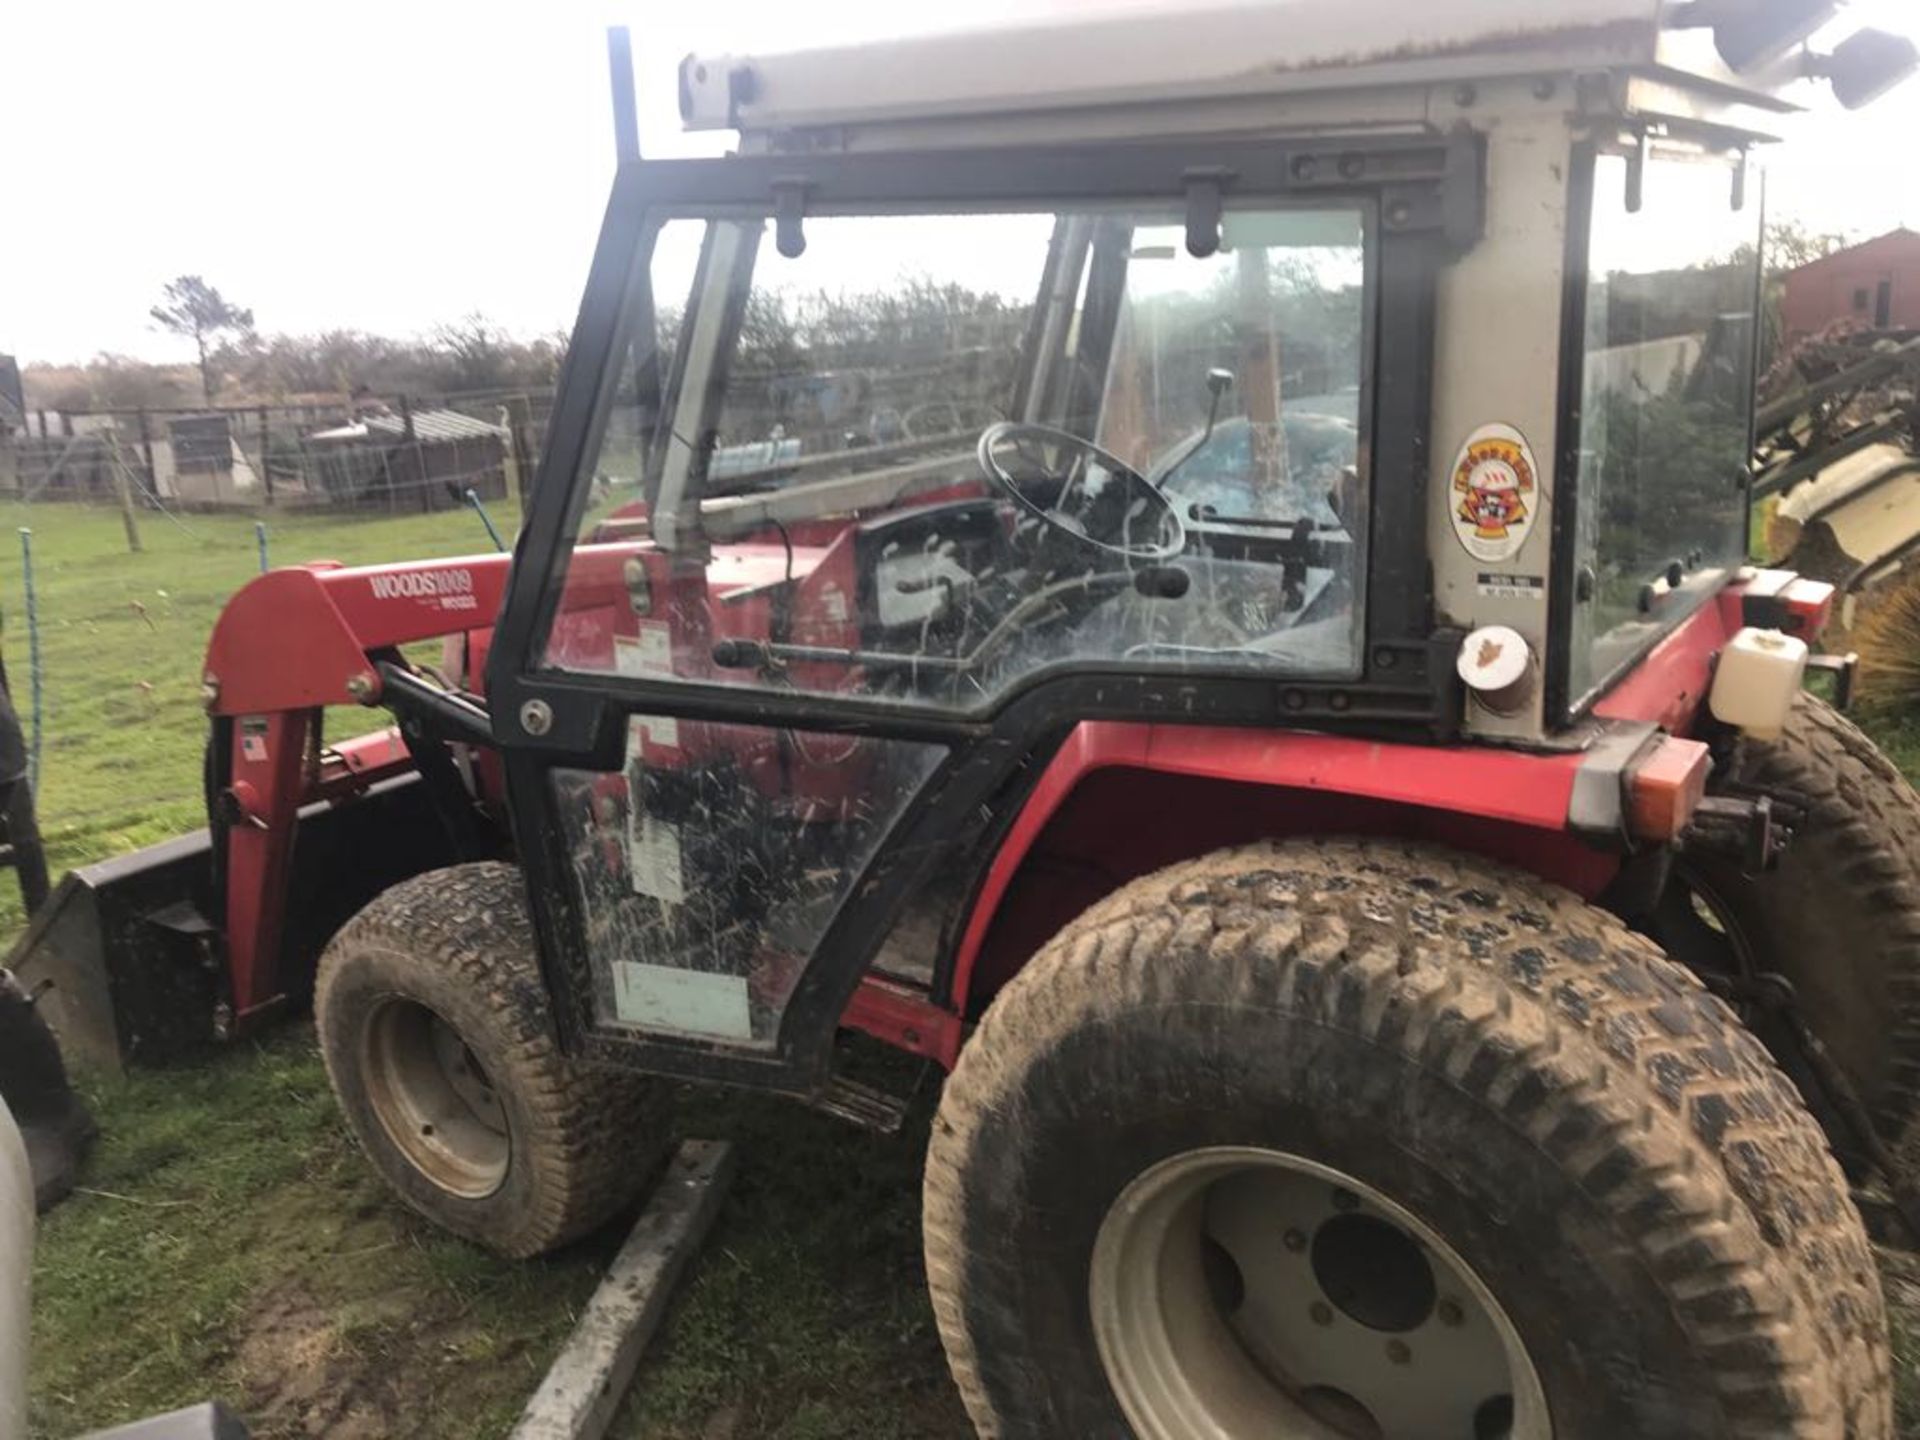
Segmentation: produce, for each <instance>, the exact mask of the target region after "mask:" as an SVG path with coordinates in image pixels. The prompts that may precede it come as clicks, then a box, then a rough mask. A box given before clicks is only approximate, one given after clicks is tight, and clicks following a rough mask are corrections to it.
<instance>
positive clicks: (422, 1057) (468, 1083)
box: [362, 996, 512, 1200]
mask: <svg viewBox="0 0 1920 1440" xmlns="http://www.w3.org/2000/svg"><path fill="white" fill-rule="evenodd" d="M362 1058H363V1062H364V1064H363V1073H364V1074H365V1076H366V1082H367V1097H368V1099H369V1101H370V1102H371V1105H372V1109H373V1113H374V1114H375V1115H376V1116H378V1117H379V1120H380V1126H381V1128H382V1129H383V1130H385V1131H386V1133H387V1138H388V1139H389V1140H391V1141H392V1142H393V1143H394V1146H395V1147H396V1148H397V1149H398V1150H399V1151H400V1152H401V1154H403V1155H405V1156H406V1158H407V1160H408V1162H409V1163H410V1164H412V1165H413V1167H414V1168H415V1169H416V1170H418V1171H419V1172H420V1173H421V1174H422V1175H424V1176H426V1177H427V1179H428V1180H430V1181H432V1182H433V1183H434V1184H435V1185H437V1186H439V1187H440V1188H441V1189H442V1190H445V1191H447V1192H448V1193H449V1194H452V1195H457V1196H459V1197H461V1198H462V1199H467V1200H479V1199H483V1198H485V1197H486V1196H488V1195H491V1194H493V1192H494V1191H496V1190H498V1189H499V1188H500V1186H501V1185H502V1184H503V1183H504V1182H505V1180H506V1178H507V1163H508V1160H509V1158H510V1156H511V1154H512V1148H511V1145H510V1144H509V1140H508V1131H507V1115H506V1109H505V1107H504V1106H503V1105H501V1103H500V1097H499V1094H498V1093H497V1092H496V1091H495V1090H494V1088H493V1081H492V1079H491V1078H490V1077H489V1076H488V1074H487V1072H486V1069H485V1067H483V1066H482V1065H481V1064H480V1061H479V1059H478V1058H477V1057H476V1056H475V1055H474V1053H473V1049H472V1047H471V1046H469V1045H468V1044H467V1043H466V1042H465V1041H464V1040H462V1039H461V1038H460V1032H459V1031H457V1030H455V1029H454V1028H453V1026H451V1025H449V1024H448V1023H447V1022H446V1021H445V1020H443V1019H442V1018H441V1017H440V1016H439V1015H437V1014H435V1013H434V1012H433V1011H432V1010H430V1009H428V1008H427V1007H426V1006H425V1005H421V1004H419V1003H417V1002H416V1001H412V1000H407V999H403V998H401V997H399V996H389V997H388V998H387V999H385V1000H384V1001H382V1002H381V1003H380V1005H379V1006H378V1007H377V1008H376V1009H375V1010H374V1012H373V1015H372V1017H371V1018H370V1019H369V1021H368V1023H367V1029H366V1038H365V1045H364V1053H363V1057H362Z"/></svg>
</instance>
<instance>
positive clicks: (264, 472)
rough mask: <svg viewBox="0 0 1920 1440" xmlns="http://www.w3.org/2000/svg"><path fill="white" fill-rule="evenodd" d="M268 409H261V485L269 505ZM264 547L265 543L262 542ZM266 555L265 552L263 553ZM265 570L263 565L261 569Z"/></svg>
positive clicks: (270, 467)
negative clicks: (265, 488)
mask: <svg viewBox="0 0 1920 1440" xmlns="http://www.w3.org/2000/svg"><path fill="white" fill-rule="evenodd" d="M268 434H269V432H268V430H267V407H266V406H264V405H262V406H261V407H260V483H261V484H262V485H264V486H266V487H267V503H268V504H269V505H271V504H272V503H273V463H272V461H271V460H269V459H268V458H267V443H268V442H267V437H268ZM261 543H262V544H263V545H264V544H265V542H264V541H263V542H261ZM262 553H263V554H264V553H265V552H264V550H263V551H262ZM260 568H261V569H263V570H264V569H265V568H266V567H265V566H264V565H263V566H261V567H260Z"/></svg>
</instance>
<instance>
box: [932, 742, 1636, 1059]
mask: <svg viewBox="0 0 1920 1440" xmlns="http://www.w3.org/2000/svg"><path fill="white" fill-rule="evenodd" d="M1580 759H1581V757H1580V756H1579V755H1577V754H1556V755H1533V754H1524V753H1521V752H1519V751H1513V750H1498V749H1493V748H1490V747H1467V746H1454V747H1446V748H1436V747H1433V746H1423V745H1395V744H1383V743H1380V742H1376V741H1369V740H1355V739H1348V738H1345V737H1340V736H1332V735H1315V734H1304V733H1299V732H1287V731H1270V730H1238V729H1221V728H1214V727H1206V726H1175V725H1147V724H1134V723H1126V722H1109V721H1089V722H1084V723H1082V724H1080V725H1079V726H1077V727H1075V729H1074V731H1073V733H1072V735H1071V736H1069V737H1068V740H1067V743H1066V744H1065V745H1063V746H1062V747H1061V749H1060V751H1059V753H1058V754H1057V755H1055V757H1054V759H1053V760H1052V762H1051V763H1050V764H1049V765H1048V766H1047V769H1046V771H1045V772H1044V773H1043V774H1042V775H1041V777H1040V780H1039V782H1038V784H1037V785H1036V786H1035V787H1034V790H1033V793H1032V795H1031V796H1030V797H1029V799H1028V801H1027V803H1026V805H1025V807H1024V808H1023V809H1022V811H1021V813H1020V815H1019V818H1018V819H1016V820H1015V821H1014V823H1013V826H1012V827H1011V829H1010V830H1009V831H1008V833H1007V836H1006V838H1005V840H1004V841H1003V842H1002V843H1001V846H1000V850H999V852H998V853H997V854H996V855H995V856H994V859H993V863H992V864H991V865H990V866H989V867H988V870H987V876H986V880H985V883H984V884H983V886H982V887H981V891H980V894H979V896H978V897H977V899H976V901H975V904H974V909H973V912H972V914H971V915H969V917H968V919H967V925H966V928H965V930H964V931H963V932H962V934H961V938H960V943H959V947H958V950H957V953H956V955H955V965H954V981H953V991H952V995H951V997H950V999H951V1003H952V1005H953V1007H954V1009H955V1010H956V1011H958V1012H960V1013H965V1010H966V1007H967V1003H968V998H969V995H970V989H971V986H972V983H973V976H974V968H975V965H976V963H977V962H978V960H979V958H980V954H981V951H982V948H983V946H984V944H985V942H986V939H987V934H988V931H989V930H990V929H991V928H992V925H993V921H994V918H995V916H996V914H998V913H999V910H1000V906H1001V903H1002V901H1003V900H1005V899H1006V897H1007V892H1008V889H1009V887H1010V886H1011V885H1012V883H1013V881H1014V878H1015V876H1016V875H1017V874H1018V873H1019V871H1020V869H1021V866H1022V864H1023V863H1024V862H1025V861H1026V860H1027V858H1028V855H1029V852H1030V851H1031V850H1032V849H1033V847H1034V844H1035V842H1036V841H1037V840H1038V839H1039V837H1040V835H1041V834H1042V832H1043V831H1045V829H1046V828H1047V825H1048V822H1049V821H1051V820H1052V819H1053V818H1054V816H1055V815H1056V813H1057V812H1058V811H1059V810H1060V808H1061V806H1062V805H1063V804H1064V803H1065V802H1066V800H1067V798H1068V797H1069V796H1070V795H1071V794H1072V793H1073V792H1074V789H1075V787H1076V786H1078V785H1079V784H1080V782H1081V781H1082V780H1083V779H1085V778H1086V777H1087V776H1088V775H1089V774H1092V773H1093V772H1095V771H1098V770H1102V769H1108V768H1112V767H1116V766H1124V767H1128V768H1132V769H1139V770H1142V771H1146V772H1149V773H1153V774H1159V775H1176V776H1184V777H1189V778H1193V779H1197V780H1206V781H1213V782H1229V783H1231V784H1233V785H1236V786H1242V785H1244V786H1247V787H1249V788H1252V789H1257V790H1259V791H1260V792H1261V793H1262V794H1283V793H1285V792H1288V791H1292V792H1297V793H1299V794H1300V796H1301V802H1302V805H1303V806H1312V805H1314V804H1315V803H1316V797H1332V796H1338V797H1344V798H1347V799H1354V800H1358V801H1362V802H1380V803H1382V804H1386V805H1391V806H1398V807H1412V808H1414V809H1416V810H1418V811H1420V812H1422V813H1426V814H1431V815H1434V816H1436V817H1439V818H1443V819H1444V818H1446V817H1449V816H1458V817H1469V818H1470V819H1471V820H1473V821H1477V822H1479V823H1480V824H1481V825H1482V827H1483V828H1484V826H1485V825H1486V824H1487V823H1489V822H1491V823H1492V824H1494V825H1496V826H1499V827H1507V828H1512V829H1518V830H1523V831H1534V832H1541V833H1542V834H1543V836H1544V835H1549V834H1550V835H1551V837H1552V840H1553V842H1554V844H1555V845H1558V844H1560V843H1561V842H1563V841H1565V840H1566V838H1567V837H1566V834H1565V832H1566V821H1567V805H1568V801H1569V800H1570V798H1571V796H1572V792H1573V782H1574V773H1575V771H1576V770H1577V769H1578V768H1579V764H1580ZM1345 818H1347V819H1348V820H1349V821H1350V820H1351V817H1345ZM1343 828H1345V827H1344V826H1343ZM1429 828H1431V827H1429ZM1440 838H1445V837H1440ZM1548 848H1551V847H1548ZM1592 858H1593V860H1594V862H1595V863H1594V864H1593V865H1592V866H1590V867H1586V868H1588V869H1591V870H1592V871H1593V872H1594V873H1593V875H1592V876H1591V877H1584V876H1583V877H1576V876H1574V875H1572V874H1568V875H1564V876H1562V877H1561V878H1563V879H1564V880H1565V881H1566V882H1567V883H1574V884H1577V886H1578V888H1580V889H1582V890H1583V891H1586V890H1590V889H1592V888H1595V887H1596V886H1597V885H1598V884H1599V883H1601V881H1602V880H1603V879H1604V875H1603V874H1602V872H1604V871H1609V870H1610V869H1611V863H1612V862H1611V861H1610V860H1609V859H1608V857H1605V856H1600V855H1598V854H1595V855H1594V856H1593V857H1592ZM1554 860H1555V868H1556V869H1558V870H1566V869H1569V868H1570V867H1571V865H1572V862H1571V861H1567V862H1566V863H1561V862H1562V861H1566V857H1563V856H1560V855H1558V852H1557V851H1556V852H1555V855H1554ZM1582 881H1584V883H1582ZM955 1053H956V1054H957V1050H956V1052H955ZM940 1058H942V1059H943V1060H944V1061H945V1062H946V1063H948V1064H951V1063H952V1058H953V1057H952V1056H946V1055H943V1056H941V1057H940Z"/></svg>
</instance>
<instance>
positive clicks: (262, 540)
mask: <svg viewBox="0 0 1920 1440" xmlns="http://www.w3.org/2000/svg"><path fill="white" fill-rule="evenodd" d="M253 539H254V543H255V544H257V545H258V546H259V547H260V573H261V574H262V575H264V574H266V573H267V570H268V568H269V567H268V565H267V522H266V521H264V520H256V521H254V522H253Z"/></svg>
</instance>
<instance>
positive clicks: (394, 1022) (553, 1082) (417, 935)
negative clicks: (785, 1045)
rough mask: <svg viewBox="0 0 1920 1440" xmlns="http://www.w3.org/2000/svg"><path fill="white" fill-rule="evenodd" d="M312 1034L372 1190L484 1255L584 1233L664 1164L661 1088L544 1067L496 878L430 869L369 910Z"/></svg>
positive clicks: (488, 867) (528, 944)
mask: <svg viewBox="0 0 1920 1440" xmlns="http://www.w3.org/2000/svg"><path fill="white" fill-rule="evenodd" d="M314 1019H315V1024H316V1026H317V1028H318V1030H319V1033H320V1047H321V1053H322V1054H323V1056H324V1057H325V1059H326V1065H327V1074H328V1077H329V1078H330V1079H331V1080H332V1082H333V1091H334V1095H335V1096H336V1097H337V1099H338V1101H339V1103H340V1108H341V1110H342V1112H343V1113H344V1114H345V1116H346V1119H347V1123H348V1125H349V1126H350V1127H351V1129H352V1130H353V1133H354V1136H355V1138H357V1139H358V1140H359V1142H360V1146H361V1148H362V1149H363V1150H364V1151H365V1152H366V1154H367V1158H368V1159H369V1160H370V1161H372V1163H373V1166H374V1168H375V1169H376V1170H377V1171H379V1173H380V1175H381V1177H382V1178H383V1179H385V1180H386V1182H387V1183H388V1184H389V1185H390V1186H391V1187H392V1188H393V1190H394V1191H395V1192H396V1193H397V1194H398V1195H399V1196H400V1198H401V1199H402V1200H404V1201H405V1202H406V1203H407V1204H408V1205H410V1206H412V1207H413V1208H414V1209H415V1210H417V1211H419V1212H420V1213H421V1214H422V1215H424V1216H426V1217H427V1218H428V1219H429V1220H432V1221H433V1222H434V1223H435V1224H437V1225H440V1226H442V1227H443V1228H445V1229H447V1230H450V1231H452V1232H453V1233H454V1234H456V1235H461V1236H464V1237H465V1238H467V1239H469V1240H472V1241H475V1242H477V1243H478V1244H480V1245H483V1246H485V1247H486V1248H487V1249H489V1250H492V1251H494V1252H495V1253H497V1254H500V1255H504V1256H508V1257H512V1258H522V1257H525V1256H530V1255H538V1254H541V1253H543V1252H545V1251H547V1250H551V1249H553V1248H555V1247H556V1246H559V1245H562V1244H564V1243H565V1242H567V1241H568V1240H571V1239H573V1238H574V1237H576V1236H578V1235H581V1234H583V1233H584V1232H586V1231H588V1230H590V1229H592V1228H594V1227H595V1226H597V1225H598V1224H600V1223H601V1222H602V1221H604V1220H606V1219H607V1218H608V1217H610V1216H611V1215H613V1214H614V1213H615V1212H616V1211H617V1210H619V1209H621V1208H622V1207H623V1206H625V1205H626V1204H627V1203H628V1202H629V1201H631V1200H632V1199H633V1197H634V1196H635V1195H636V1194H637V1193H638V1191H639V1189H640V1187H641V1186H642V1185H643V1184H645V1183H646V1181H647V1180H649V1179H650V1178H651V1177H652V1174H653V1171H654V1169H655V1165H656V1163H657V1161H658V1159H659V1157H660V1155H661V1154H662V1152H663V1149H664V1140H665V1130H666V1125H665V1113H664V1108H663V1104H662V1101H663V1098H664V1090H663V1088H662V1087H660V1086H658V1085H656V1084H655V1083H653V1082H651V1081H648V1080H646V1079H644V1078H642V1077H638V1076H633V1075H628V1074H624V1073H621V1072H618V1071H613V1070H605V1069H596V1068H590V1067H586V1066H582V1065H580V1064H577V1063H575V1062H574V1061H571V1060H569V1059H568V1058H567V1057H566V1056H564V1055H562V1054H561V1053H560V1051H559V1048H558V1045H557V1043H556V1041H555V1039H554V1036H553V1033H552V1025H551V1023H550V1021H549V1017H548V1007H547V998H546V992H545V990H544V989H543V987H542V985H541V981H540V971H539V965H538V962H537V959H536V954H535V949H534V936H533V926H532V922H531V920H530V919H529V917H528V914H527V903H526V891H525V886H524V882H523V880H522V878H521V875H520V872H519V871H518V870H517V869H515V868H514V867H513V866H511V865H502V864H497V863H492V862H488V863H481V864H470V865H457V866H454V867H452V868H450V869H445V870H435V871H429V872H428V873H426V874H424V875H418V876H415V877H414V878H413V879H411V880H407V881H405V882H403V883H401V884H399V885H396V886H394V887H393V888H392V889H391V890H388V891H387V892H385V893H384V894H382V895H381V896H379V897H378V898H377V899H375V900H374V901H373V902H372V903H371V904H369V905H368V906H367V907H366V908H365V909H364V910H362V911H361V912H360V913H359V914H358V915H356V916H355V917H354V918H353V919H352V920H350V921H348V922H347V924H346V925H345V926H343V927H342V928H341V930H340V932H339V934H338V935H336V936H335V937H334V939H333V941H332V943H331V944H330V945H329V946H328V947H327V951H326V953H325V955H323V956H322V957H321V961H320V970H319V978H318V983H317V986H316V989H315V993H314Z"/></svg>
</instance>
